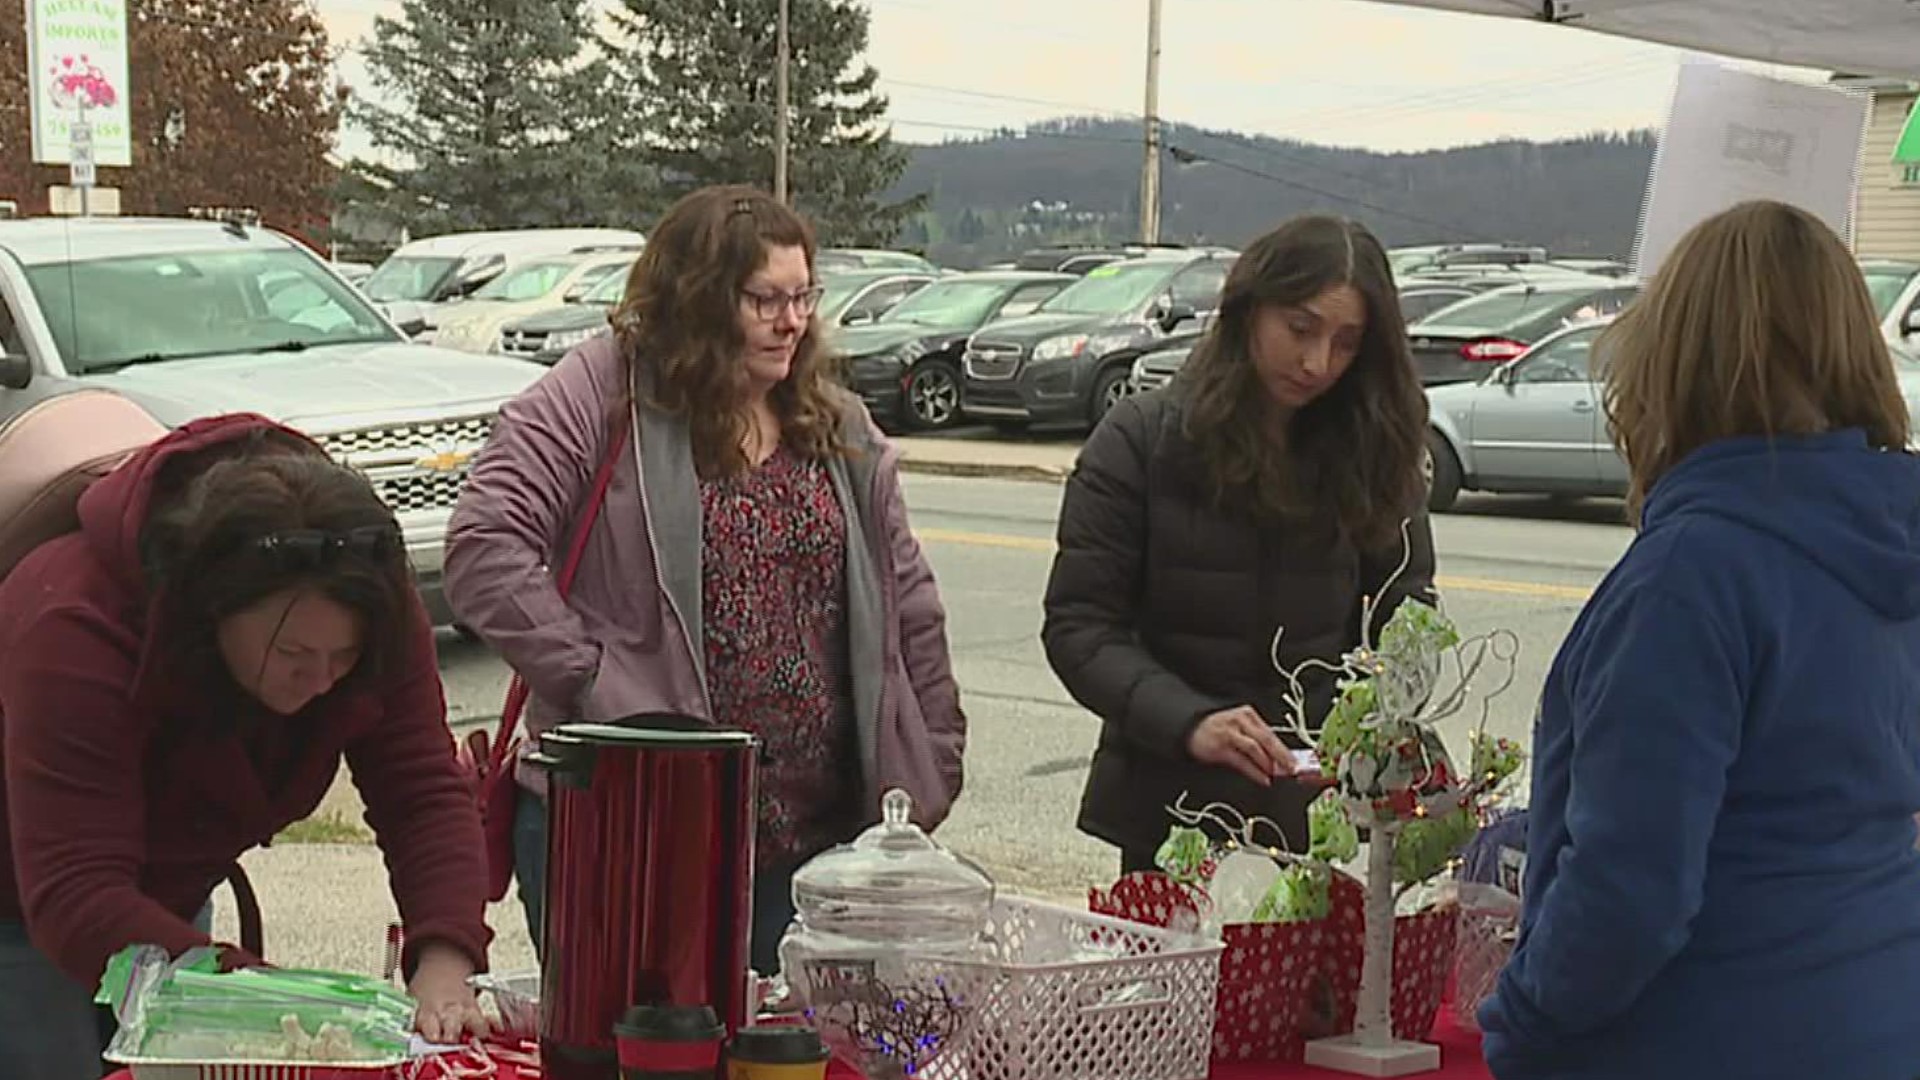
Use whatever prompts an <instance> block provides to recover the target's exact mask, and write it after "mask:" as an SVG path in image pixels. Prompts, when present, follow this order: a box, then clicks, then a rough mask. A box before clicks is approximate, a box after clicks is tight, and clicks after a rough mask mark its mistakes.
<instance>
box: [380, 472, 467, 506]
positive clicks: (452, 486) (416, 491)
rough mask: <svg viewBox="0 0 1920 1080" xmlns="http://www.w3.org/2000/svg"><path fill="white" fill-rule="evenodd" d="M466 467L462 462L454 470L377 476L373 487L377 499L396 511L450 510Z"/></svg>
mask: <svg viewBox="0 0 1920 1080" xmlns="http://www.w3.org/2000/svg"><path fill="white" fill-rule="evenodd" d="M466 482H467V470H466V467H465V466H462V467H461V469H460V471H459V472H457V473H413V474H411V475H407V476H391V477H387V478H386V479H377V480H374V482H373V488H374V490H375V491H377V492H379V493H380V501H381V502H384V503H386V504H387V508H388V509H390V510H392V511H393V512H394V513H396V514H405V513H408V512H410V511H420V510H451V509H453V504H454V503H455V502H457V501H459V499H460V489H461V488H462V487H464V486H466Z"/></svg>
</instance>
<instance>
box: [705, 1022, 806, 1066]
mask: <svg viewBox="0 0 1920 1080" xmlns="http://www.w3.org/2000/svg"><path fill="white" fill-rule="evenodd" d="M727 1056H728V1057H730V1058H732V1059H733V1060H734V1061H748V1062H753V1063H754V1064H757V1065H811V1064H813V1063H814V1062H816V1061H825V1060H827V1058H828V1057H830V1056H832V1055H831V1054H830V1053H829V1052H828V1051H827V1047H826V1044H825V1043H822V1042H821V1041H820V1033H819V1032H818V1031H815V1030H814V1029H813V1028H810V1027H800V1026H798V1025H794V1024H759V1025H755V1026H753V1027H743V1028H741V1029H740V1030H739V1031H738V1032H735V1033H734V1036H733V1042H732V1043H731V1044H730V1045H729V1046H728V1047H727Z"/></svg>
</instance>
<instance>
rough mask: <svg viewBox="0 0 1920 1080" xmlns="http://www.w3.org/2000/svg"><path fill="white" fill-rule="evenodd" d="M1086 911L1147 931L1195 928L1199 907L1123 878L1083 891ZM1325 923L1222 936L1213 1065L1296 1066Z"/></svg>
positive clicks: (1267, 925) (1156, 885) (1134, 877)
mask: <svg viewBox="0 0 1920 1080" xmlns="http://www.w3.org/2000/svg"><path fill="white" fill-rule="evenodd" d="M1087 901H1088V906H1089V907H1090V908H1091V909H1092V910H1093V911H1094V913H1095V914H1099V915H1107V916H1111V917H1113V918H1117V919H1126V920H1129V921H1131V922H1138V923H1145V924H1147V925H1149V926H1158V927H1169V926H1172V925H1174V923H1175V921H1176V920H1190V921H1191V923H1194V924H1197V922H1198V920H1199V918H1200V911H1201V909H1202V908H1203V907H1204V905H1205V900H1204V898H1203V897H1202V896H1200V895H1199V894H1198V893H1197V891H1196V890H1194V889H1192V888H1189V887H1188V886H1185V885H1182V884H1180V883H1179V882H1177V881H1175V880H1174V879H1173V878H1171V877H1169V876H1167V875H1165V874H1129V875H1128V876H1126V877H1123V878H1121V879H1120V880H1119V881H1117V882H1115V883H1114V886H1113V888H1111V889H1093V890H1090V891H1089V893H1088V897H1087ZM1326 930H1327V921H1326V920H1324V919H1314V920H1310V921H1304V922H1260V923H1235V924H1232V925H1230V926H1227V927H1225V928H1224V929H1223V930H1222V932H1221V936H1222V938H1223V939H1224V940H1225V942H1226V946H1227V947H1226V950H1225V952H1223V953H1222V954H1221V957H1220V992H1219V998H1218V1000H1217V1002H1216V1006H1217V1007H1216V1013H1215V1019H1214V1027H1213V1059H1214V1060H1215V1061H1221V1062H1298V1061H1300V1060H1301V1058H1302V1056H1303V1055H1304V1053H1305V1049H1306V1035H1305V1032H1304V1028H1303V1025H1304V1023H1305V1021H1306V1018H1307V1012H1308V995H1309V992H1310V991H1311V989H1312V986H1313V982H1314V978H1315V976H1316V975H1318V974H1319V971H1320V958H1321V954H1322V948H1323V947H1322V940H1321V939H1322V937H1323V935H1324V934H1325V933H1326Z"/></svg>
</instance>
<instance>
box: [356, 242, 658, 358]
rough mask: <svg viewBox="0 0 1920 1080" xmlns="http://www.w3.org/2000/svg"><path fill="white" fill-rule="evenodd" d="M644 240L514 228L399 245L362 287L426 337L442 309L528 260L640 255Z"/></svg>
mask: <svg viewBox="0 0 1920 1080" xmlns="http://www.w3.org/2000/svg"><path fill="white" fill-rule="evenodd" d="M645 243H646V237H645V236H644V235H642V234H640V233H638V232H635V231H633V230H631V229H512V230H504V231H499V232H470V233H452V234H449V235H446V236H434V237H428V238H427V239H424V240H414V241H411V242H410V243H407V244H403V245H401V247H400V249H399V250H398V251H395V252H394V253H393V254H392V255H390V256H388V257H387V261H386V262H383V263H381V264H380V268H379V269H377V270H375V271H374V272H373V275H372V276H371V277H369V278H367V280H366V281H365V282H364V283H363V284H362V285H361V289H362V291H364V292H365V293H366V294H367V296H368V297H369V298H371V299H372V300H373V302H374V303H376V304H378V305H380V307H381V309H382V310H384V311H385V312H386V313H387V315H388V317H389V318H391V319H393V321H394V322H396V323H398V324H399V325H400V327H401V329H403V330H405V331H406V332H407V333H408V334H410V335H413V336H415V337H418V336H420V335H422V334H428V333H431V332H432V331H433V329H434V328H435V327H436V326H437V325H438V324H439V319H438V317H437V316H438V314H439V312H440V311H441V310H442V309H443V306H444V305H447V304H452V303H457V302H459V301H460V300H463V299H465V298H466V297H467V296H468V295H469V294H471V293H472V292H473V291H474V290H475V289H478V288H479V287H480V286H482V285H485V284H486V283H487V282H489V281H492V280H493V279H494V278H496V277H499V276H500V274H501V273H503V272H504V271H505V270H506V269H507V268H508V267H510V266H515V265H518V264H520V263H523V262H526V261H527V260H529V259H540V258H548V257H551V256H554V255H566V254H573V253H576V252H587V251H617V250H631V251H634V252H638V251H639V250H640V247H641V246H642V245H643V244H645Z"/></svg>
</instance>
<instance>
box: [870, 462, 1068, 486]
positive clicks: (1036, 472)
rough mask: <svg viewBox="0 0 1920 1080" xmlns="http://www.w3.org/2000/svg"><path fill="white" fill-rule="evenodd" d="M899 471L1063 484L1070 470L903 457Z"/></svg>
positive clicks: (1060, 467) (1061, 467)
mask: <svg viewBox="0 0 1920 1080" xmlns="http://www.w3.org/2000/svg"><path fill="white" fill-rule="evenodd" d="M900 471H901V472H908V473H921V474H924V475H927V476H966V477H975V478H983V479H990V480H1024V481H1028V482H1030V483H1040V484H1064V483H1066V482H1067V477H1068V476H1070V475H1072V474H1073V469H1072V467H1071V466H1066V465H1029V464H1019V463H1007V464H994V463H989V462H984V461H932V460H928V459H926V458H913V457H902V458H901V459H900Z"/></svg>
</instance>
